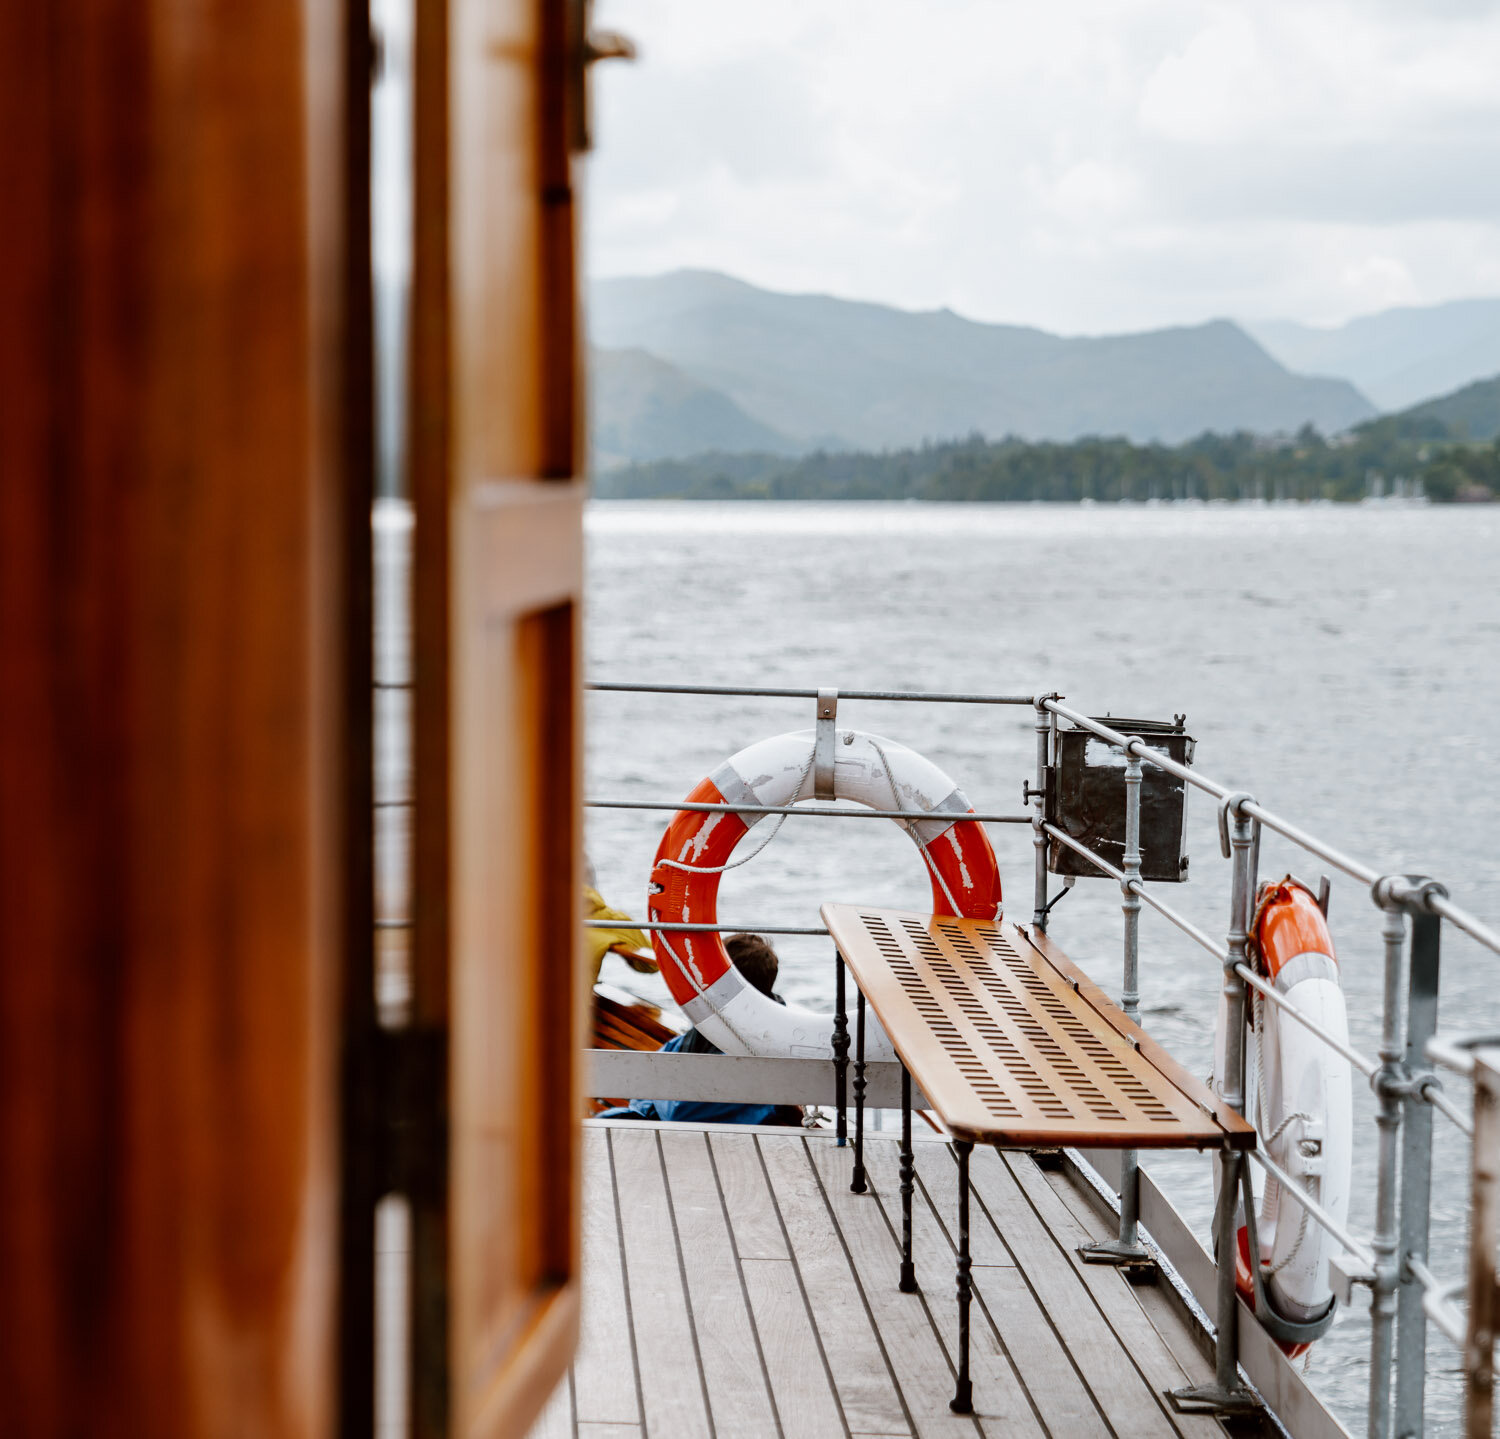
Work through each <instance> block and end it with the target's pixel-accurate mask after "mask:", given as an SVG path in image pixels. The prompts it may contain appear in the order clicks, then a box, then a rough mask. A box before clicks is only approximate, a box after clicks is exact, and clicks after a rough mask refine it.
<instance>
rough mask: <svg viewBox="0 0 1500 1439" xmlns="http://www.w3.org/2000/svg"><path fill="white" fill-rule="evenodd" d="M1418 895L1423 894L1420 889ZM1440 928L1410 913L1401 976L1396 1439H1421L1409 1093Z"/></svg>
mask: <svg viewBox="0 0 1500 1439" xmlns="http://www.w3.org/2000/svg"><path fill="white" fill-rule="evenodd" d="M1424 892H1425V889H1424ZM1442 927H1443V922H1442V920H1441V919H1439V918H1438V917H1437V915H1435V914H1429V913H1427V912H1426V910H1425V908H1418V909H1414V910H1413V911H1412V924H1411V946H1410V960H1409V962H1408V964H1407V977H1406V1056H1405V1059H1406V1077H1407V1080H1408V1087H1407V1090H1406V1095H1405V1098H1404V1099H1403V1100H1402V1110H1403V1113H1402V1116H1401V1219H1400V1244H1401V1250H1400V1263H1399V1266H1398V1267H1399V1271H1400V1283H1401V1287H1400V1290H1399V1291H1398V1294H1397V1299H1396V1436H1397V1439H1421V1435H1422V1433H1423V1408H1424V1398H1425V1396H1424V1389H1425V1385H1426V1371H1427V1311H1426V1310H1425V1309H1424V1308H1423V1307H1422V1301H1423V1299H1424V1297H1425V1295H1424V1293H1423V1289H1422V1284H1421V1281H1420V1280H1419V1279H1418V1278H1417V1276H1416V1275H1415V1274H1414V1273H1413V1272H1412V1270H1411V1267H1410V1261H1411V1260H1412V1259H1416V1260H1419V1261H1420V1262H1421V1263H1423V1264H1426V1262H1427V1230H1428V1214H1429V1210H1430V1207H1431V1202H1432V1106H1431V1105H1430V1104H1429V1103H1428V1102H1427V1101H1426V1100H1425V1099H1424V1098H1423V1097H1422V1095H1421V1093H1420V1092H1419V1091H1418V1090H1416V1089H1414V1088H1412V1087H1411V1086H1410V1080H1411V1077H1412V1076H1413V1075H1415V1074H1417V1073H1418V1072H1420V1071H1422V1070H1425V1069H1426V1068H1427V1041H1428V1040H1429V1039H1431V1038H1432V1036H1433V1032H1434V1031H1435V1030H1436V1029H1437V1007H1438V960H1439V955H1440V946H1441V943H1442Z"/></svg>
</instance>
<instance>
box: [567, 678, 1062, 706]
mask: <svg viewBox="0 0 1500 1439" xmlns="http://www.w3.org/2000/svg"><path fill="white" fill-rule="evenodd" d="M584 689H586V690H603V691H606V692H609V693H614V694H622V693H624V694H651V695H730V696H738V697H744V698H747V699H782V700H815V699H817V697H818V691H817V690H815V689H784V688H771V687H767V686H765V685H644V684H627V683H623V682H619V683H617V682H614V681H608V680H590V681H589V682H588V683H586V684H585V685H584ZM838 694H839V698H840V699H841V700H880V701H886V700H893V701H896V702H899V703H904V704H921V703H926V704H940V705H1033V704H1035V703H1036V696H1035V695H987V694H964V693H961V692H958V691H947V690H931V691H928V690H844V689H841V690H840V691H839V692H838Z"/></svg>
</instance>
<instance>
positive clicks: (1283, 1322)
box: [1240, 1158, 1339, 1344]
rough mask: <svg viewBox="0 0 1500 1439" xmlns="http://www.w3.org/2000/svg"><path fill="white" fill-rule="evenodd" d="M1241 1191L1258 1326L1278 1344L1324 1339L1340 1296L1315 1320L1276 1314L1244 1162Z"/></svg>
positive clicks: (1247, 1165) (1244, 1160) (1242, 1162)
mask: <svg viewBox="0 0 1500 1439" xmlns="http://www.w3.org/2000/svg"><path fill="white" fill-rule="evenodd" d="M1240 1190H1241V1198H1242V1203H1243V1204H1244V1213H1245V1233H1246V1238H1247V1240H1248V1247H1249V1250H1250V1253H1251V1255H1252V1256H1255V1262H1254V1263H1252V1264H1251V1266H1250V1280H1251V1283H1252V1285H1253V1286H1254V1293H1253V1299H1254V1302H1253V1304H1252V1305H1251V1308H1252V1310H1253V1311H1254V1314H1255V1319H1256V1322H1257V1323H1258V1324H1259V1325H1260V1327H1261V1328H1262V1329H1264V1330H1265V1331H1266V1333H1267V1334H1269V1335H1270V1336H1271V1338H1272V1339H1274V1340H1276V1341H1277V1343H1279V1344H1311V1343H1312V1342H1313V1341H1314V1340H1316V1339H1321V1338H1322V1337H1323V1336H1324V1335H1325V1334H1326V1333H1327V1332H1328V1331H1329V1330H1330V1329H1331V1328H1332V1327H1333V1319H1334V1315H1335V1314H1336V1313H1337V1311H1338V1307H1339V1301H1338V1298H1337V1296H1334V1295H1330V1297H1329V1300H1328V1307H1327V1308H1326V1309H1324V1311H1323V1312H1322V1313H1321V1314H1320V1315H1318V1316H1317V1317H1316V1318H1315V1319H1303V1320H1297V1319H1288V1318H1286V1317H1285V1316H1284V1315H1281V1314H1278V1313H1277V1312H1276V1309H1275V1307H1274V1306H1273V1305H1272V1303H1271V1296H1270V1295H1269V1294H1267V1293H1266V1285H1265V1278H1264V1275H1263V1273H1262V1270H1263V1268H1264V1266H1263V1265H1262V1264H1261V1262H1260V1260H1259V1255H1260V1236H1259V1235H1258V1234H1257V1233H1256V1219H1255V1186H1254V1185H1253V1184H1252V1183H1251V1182H1250V1161H1249V1160H1248V1159H1245V1158H1242V1159H1241V1160H1240Z"/></svg>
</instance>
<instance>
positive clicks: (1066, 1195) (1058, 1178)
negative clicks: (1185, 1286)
mask: <svg viewBox="0 0 1500 1439" xmlns="http://www.w3.org/2000/svg"><path fill="white" fill-rule="evenodd" d="M1044 1177H1045V1178H1046V1180H1047V1183H1048V1186H1049V1187H1050V1188H1051V1190H1052V1192H1053V1193H1054V1194H1056V1195H1057V1197H1058V1198H1059V1199H1060V1200H1061V1201H1062V1202H1063V1204H1065V1205H1066V1206H1067V1208H1068V1212H1069V1213H1070V1214H1072V1215H1073V1217H1074V1218H1075V1219H1076V1220H1077V1221H1078V1224H1079V1225H1080V1226H1081V1227H1082V1228H1083V1229H1084V1230H1085V1231H1086V1232H1087V1234H1088V1236H1089V1239H1090V1241H1093V1240H1097V1239H1107V1238H1113V1237H1114V1233H1115V1226H1114V1225H1113V1224H1112V1223H1107V1222H1106V1221H1105V1220H1104V1219H1103V1218H1102V1217H1101V1215H1100V1214H1099V1212H1098V1210H1097V1208H1096V1207H1095V1206H1096V1204H1097V1203H1098V1199H1097V1196H1094V1195H1089V1194H1085V1193H1084V1192H1083V1191H1082V1190H1081V1189H1079V1188H1077V1187H1076V1186H1075V1185H1074V1184H1073V1182H1072V1181H1071V1180H1069V1178H1068V1177H1067V1176H1066V1175H1065V1174H1063V1173H1061V1172H1058V1171H1053V1172H1052V1173H1049V1174H1047V1175H1045V1176H1044ZM1131 1292H1132V1294H1133V1295H1134V1297H1135V1300H1136V1302H1137V1303H1138V1304H1139V1305H1140V1306H1141V1311H1142V1312H1143V1313H1144V1314H1145V1316H1146V1318H1147V1319H1149V1320H1150V1321H1151V1327H1152V1328H1153V1329H1155V1330H1156V1332H1157V1333H1158V1334H1159V1335H1160V1336H1161V1339H1162V1342H1163V1343H1164V1344H1165V1345H1166V1346H1167V1349H1168V1351H1169V1352H1170V1353H1171V1355H1172V1359H1173V1361H1174V1362H1175V1363H1176V1365H1177V1367H1178V1368H1179V1369H1180V1370H1181V1371H1182V1372H1183V1374H1185V1375H1186V1376H1187V1383H1189V1384H1206V1383H1208V1382H1209V1381H1210V1380H1212V1379H1213V1377H1214V1365H1213V1359H1212V1358H1211V1355H1212V1341H1211V1340H1210V1339H1209V1338H1208V1336H1207V1335H1204V1334H1201V1333H1199V1332H1197V1331H1196V1330H1194V1329H1193V1328H1191V1327H1190V1326H1189V1323H1188V1321H1187V1320H1186V1319H1185V1318H1184V1317H1183V1314H1182V1306H1181V1302H1180V1301H1179V1300H1177V1299H1176V1298H1175V1296H1174V1295H1172V1294H1171V1292H1170V1290H1169V1287H1168V1286H1167V1285H1165V1284H1146V1285H1142V1286H1140V1287H1139V1288H1135V1289H1133V1290H1132V1291H1131ZM1202 1432H1205V1433H1210V1434H1211V1433H1213V1432H1214V1431H1213V1430H1212V1429H1208V1430H1205V1431H1202Z"/></svg>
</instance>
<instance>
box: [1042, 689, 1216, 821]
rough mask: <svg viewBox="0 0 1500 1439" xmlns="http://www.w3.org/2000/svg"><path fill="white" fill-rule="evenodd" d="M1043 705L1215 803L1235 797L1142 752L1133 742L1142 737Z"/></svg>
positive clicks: (1181, 766)
mask: <svg viewBox="0 0 1500 1439" xmlns="http://www.w3.org/2000/svg"><path fill="white" fill-rule="evenodd" d="M1042 703H1043V704H1044V705H1046V707H1047V708H1048V709H1049V710H1051V711H1052V713H1053V714H1055V715H1060V716H1061V717H1062V718H1063V719H1066V720H1072V721H1073V723H1074V724H1076V725H1079V726H1080V727H1081V728H1083V729H1086V730H1089V731H1091V732H1092V733H1094V734H1096V735H1098V736H1099V738H1100V739H1103V740H1108V741H1109V742H1110V743H1111V744H1112V745H1116V746H1118V747H1119V748H1120V749H1123V750H1126V751H1127V752H1128V753H1130V754H1134V755H1136V756H1137V757H1138V758H1139V759H1143V760H1145V762H1146V763H1147V764H1150V765H1155V766H1156V768H1157V769H1160V770H1165V771H1166V772H1167V773H1168V774H1172V775H1176V776H1177V778H1178V779H1180V780H1185V781H1186V782H1187V783H1188V784H1190V785H1194V786H1195V787H1196V788H1198V789H1201V790H1203V791H1205V792H1206V793H1208V794H1211V795H1213V796H1214V798H1215V799H1225V798H1227V797H1228V796H1229V795H1230V794H1231V793H1232V791H1231V790H1230V789H1228V788H1227V787H1226V786H1224V785H1221V784H1219V783H1217V782H1216V781H1215V780H1211V779H1209V778H1207V777H1206V776H1205V775H1201V774H1199V773H1198V771H1197V770H1195V769H1191V768H1189V766H1187V765H1185V764H1178V763H1177V761H1176V760H1174V759H1172V758H1170V757H1169V756H1167V755H1164V754H1160V753H1158V752H1157V751H1156V750H1154V749H1152V748H1151V746H1150V745H1149V744H1143V745H1141V746H1140V747H1139V748H1136V747H1135V746H1134V744H1133V743H1132V739H1133V738H1138V736H1136V737H1132V736H1131V735H1128V734H1126V733H1125V732H1124V731H1123V730H1117V729H1112V728H1110V726H1109V725H1107V724H1101V723H1100V722H1099V721H1098V720H1096V719H1090V718H1089V717H1088V716H1087V715H1086V714H1080V713H1079V711H1077V710H1075V709H1070V708H1069V707H1068V706H1067V705H1065V704H1061V703H1060V702H1059V701H1057V700H1053V699H1048V700H1043V701H1042Z"/></svg>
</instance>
